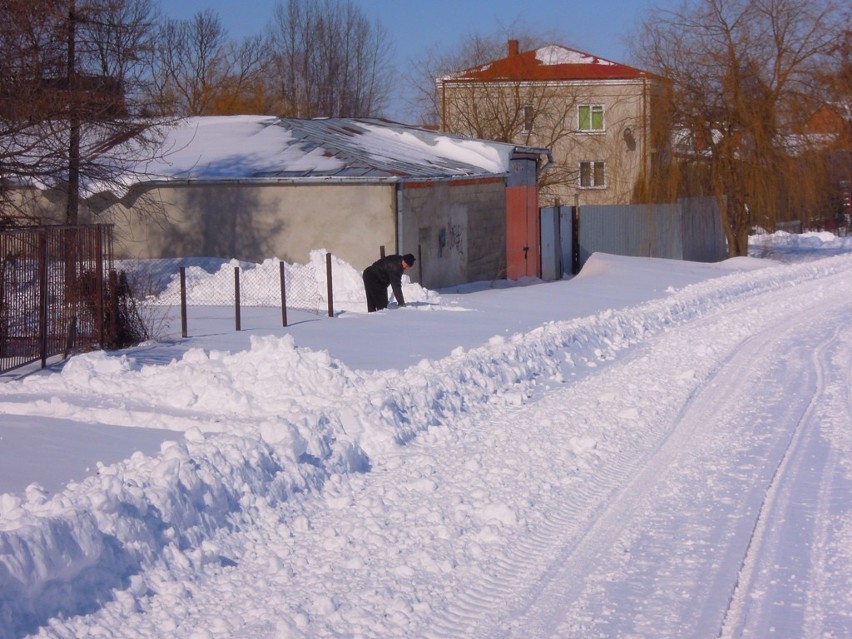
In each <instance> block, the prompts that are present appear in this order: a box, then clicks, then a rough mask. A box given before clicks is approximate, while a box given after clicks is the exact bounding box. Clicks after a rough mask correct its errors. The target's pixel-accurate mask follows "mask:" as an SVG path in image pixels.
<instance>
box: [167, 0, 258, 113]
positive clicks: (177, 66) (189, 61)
mask: <svg viewBox="0 0 852 639" xmlns="http://www.w3.org/2000/svg"><path fill="white" fill-rule="evenodd" d="M264 64H265V52H264V48H263V44H262V38H261V36H259V35H258V36H254V37H249V38H246V39H244V40H243V41H242V42H241V43H235V42H233V41H231V40H229V39H228V35H227V33H226V31H225V29H224V28H223V26H222V23H221V21H220V20H219V17H218V15H217V14H216V13H215V12H214V11H212V10H210V9H208V10H206V11H201V12H199V13H197V14H196V15H195V16H194V17H193V18H192V19H190V20H166V21H165V22H164V23H163V25H162V26H161V28H160V32H159V37H158V46H157V49H156V54H155V57H154V60H153V63H152V68H153V72H152V74H151V85H150V91H151V94H152V96H155V97H156V100H155V101H156V103H157V104H158V105H159V112H160V113H165V114H170V115H179V116H192V115H223V114H233V113H238V112H243V113H244V112H246V111H255V112H257V111H262V110H263V109H264V107H265V105H264V104H263V92H262V85H261V77H262V76H261V73H262V71H263V68H264Z"/></svg>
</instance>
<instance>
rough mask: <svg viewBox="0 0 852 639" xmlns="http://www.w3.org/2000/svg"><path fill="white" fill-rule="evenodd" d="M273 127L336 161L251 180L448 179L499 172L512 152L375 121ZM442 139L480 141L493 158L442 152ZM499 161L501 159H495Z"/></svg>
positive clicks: (289, 121) (285, 121)
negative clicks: (469, 157)
mask: <svg viewBox="0 0 852 639" xmlns="http://www.w3.org/2000/svg"><path fill="white" fill-rule="evenodd" d="M275 124H277V125H278V126H281V127H284V128H285V129H286V130H287V131H289V132H290V134H291V135H292V136H293V144H297V145H299V147H300V148H301V150H302V151H303V152H305V153H311V152H313V151H321V152H322V153H323V154H324V155H326V156H327V157H333V158H336V159H337V160H339V166H338V167H336V168H332V169H326V170H317V169H312V170H310V171H295V172H294V171H292V170H281V171H263V172H258V173H255V174H254V177H259V178H260V177H282V178H284V177H289V178H300V177H301V178H308V177H325V178H329V177H334V178H361V179H364V178H376V179H380V178H382V179H387V178H398V179H400V180H404V179H423V178H432V179H434V178H442V177H444V178H449V177H474V176H483V175H491V176H493V175H495V174H503V173H506V172H507V171H508V165H507V163H506V161H507V159H508V157H509V156H510V155H511V153H512V152H513V151H514V150H515V149H516V148H517V147H516V146H515V145H511V144H504V143H499V142H488V141H477V140H471V139H469V138H461V137H456V136H451V135H448V134H446V133H439V132H435V131H429V130H427V129H421V128H417V127H412V126H408V125H404V124H399V123H396V122H390V121H388V120H381V119H375V118H360V119H358V118H320V119H312V120H304V119H295V118H279V119H277V120H276V122H275ZM442 140H454V141H456V142H458V143H467V144H470V143H477V142H478V143H480V144H481V145H483V147H491V151H492V155H493V157H494V159H493V160H492V161H491V162H490V164H491V165H492V166H490V167H488V166H484V165H488V164H489V162H483V163H473V162H470V161H465V160H464V159H460V158H461V157H462V156H463V155H464V154H459V153H456V154H455V156H454V154H453V153H447V152H445V151H442V147H441V145H440V142H441V141H442ZM498 157H503V158H505V159H506V161H502V162H501V161H498V160H497V158H498Z"/></svg>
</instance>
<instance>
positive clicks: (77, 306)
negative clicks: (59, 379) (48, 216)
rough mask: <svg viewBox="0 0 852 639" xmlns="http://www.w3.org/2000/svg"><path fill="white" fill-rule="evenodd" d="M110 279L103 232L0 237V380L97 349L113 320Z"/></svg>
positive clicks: (56, 229) (107, 235)
mask: <svg viewBox="0 0 852 639" xmlns="http://www.w3.org/2000/svg"><path fill="white" fill-rule="evenodd" d="M111 276H112V277H114V272H113V271H112V227H111V226H109V225H103V224H98V225H86V226H47V227H30V228H21V229H11V230H4V231H2V232H0V373H5V372H7V371H10V370H13V369H15V368H19V367H21V366H25V365H27V364H31V363H34V362H38V361H39V360H40V361H41V365H42V367H44V366H46V365H47V360H48V359H49V358H51V357H54V356H57V355H65V356H67V354H68V353H69V352H71V351H72V350H84V349H89V348H96V347H99V346H103V345H104V344H105V343H106V341H107V335H108V334H110V329H111V328H112V329H113V330H112V334H114V332H115V331H114V328H115V327H114V326H113V327H111V326H109V325H108V324H109V323H111V322H115V321H116V316H117V314H116V312H114V311H115V308H116V305H115V303H114V302H115V300H109V299H108V296H107V291H108V290H113V291H114V290H115V287H114V286H113V287H109V286H108V284H109V281H108V280H109V278H110V277H111ZM110 302H113V303H112V304H110ZM110 309H112V311H113V312H110Z"/></svg>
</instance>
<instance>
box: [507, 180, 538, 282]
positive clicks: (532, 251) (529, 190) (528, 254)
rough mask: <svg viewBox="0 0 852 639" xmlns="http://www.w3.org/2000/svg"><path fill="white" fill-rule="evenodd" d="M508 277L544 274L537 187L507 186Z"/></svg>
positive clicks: (511, 278) (517, 277) (515, 278)
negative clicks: (542, 271) (542, 272)
mask: <svg viewBox="0 0 852 639" xmlns="http://www.w3.org/2000/svg"><path fill="white" fill-rule="evenodd" d="M506 277H507V278H508V279H510V280H517V279H520V278H522V277H541V243H540V232H539V216H538V188H537V187H536V186H534V185H533V186H508V187H506Z"/></svg>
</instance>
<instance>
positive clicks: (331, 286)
mask: <svg viewBox="0 0 852 639" xmlns="http://www.w3.org/2000/svg"><path fill="white" fill-rule="evenodd" d="M117 264H118V268H119V269H121V270H123V271H125V272H127V273H128V278H129V281H130V286H131V287H132V288H133V290H134V296H135V297H136V299H137V303H138V305H139V308H140V313H141V314H142V315H143V316H144V317H145V321H146V322H147V323H148V324H149V325H151V330H150V332H151V334H152V335H159V334H161V332H162V331H160V330H158V328H157V326H156V324H157V323H158V321H160V320H159V319H158V316H162V309H163V307H172V306H181V307H186V306H189V307H199V306H221V307H233V308H234V313H235V314H236V324H237V330H239V326H240V324H239V313H240V309H241V308H242V307H278V308H281V310H282V321H283V324H284V325H285V326H286V325H287V311H288V309H289V310H295V311H301V312H307V313H312V314H316V315H324V314H328V315H329V316H334V315H335V314H337V313H340V312H345V311H353V310H358V311H363V310H364V309H365V308H366V302H365V298H364V294H363V282H362V281H361V273H360V271H357V270H355V269H354V268H352V267H351V266H350V265H349V264H347V263H345V262H342V261H341V260H339V259H337V258H335V257H334V256H332V255H330V254H328V253H327V252H326V251H323V250H315V251H312V252H311V254H310V259H309V261H308V262H307V263H305V264H289V263H286V262H282V261H281V260H278V259H269V260H266V261H264V262H263V263H261V264H254V263H249V262H239V261H237V260H223V259H200V258H183V259H159V260H120V261H118V262H117ZM158 309H159V310H158ZM182 322H183V323H184V326H183V327H182V333H183V334H184V335H186V332H187V328H186V325H185V323H186V317H185V312H184V313H182Z"/></svg>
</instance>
